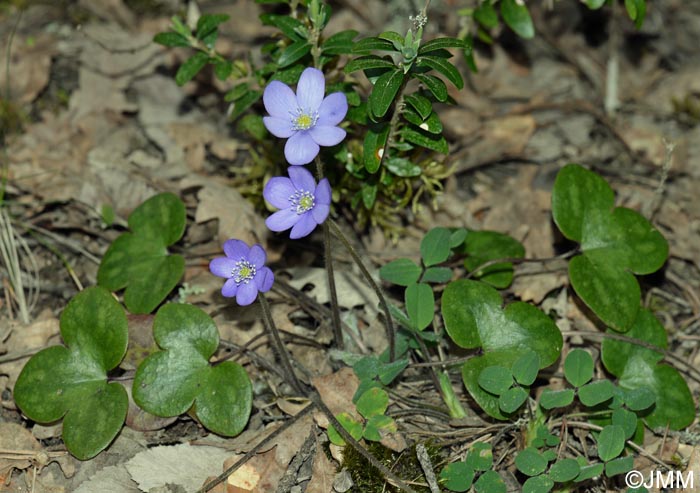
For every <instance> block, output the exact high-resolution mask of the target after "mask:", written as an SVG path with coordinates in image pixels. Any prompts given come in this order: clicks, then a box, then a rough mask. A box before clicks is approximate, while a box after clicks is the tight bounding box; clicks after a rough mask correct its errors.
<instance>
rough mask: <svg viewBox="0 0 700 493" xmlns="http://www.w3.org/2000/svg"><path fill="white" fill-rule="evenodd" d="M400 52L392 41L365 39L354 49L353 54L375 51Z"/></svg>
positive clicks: (356, 44)
mask: <svg viewBox="0 0 700 493" xmlns="http://www.w3.org/2000/svg"><path fill="white" fill-rule="evenodd" d="M375 50H376V51H398V50H397V49H396V47H395V46H394V45H393V43H392V42H391V41H388V40H386V39H380V38H374V37H371V38H363V39H361V40H359V41H358V42H357V43H355V46H353V47H352V52H353V53H358V54H365V53H371V52H373V51H375Z"/></svg>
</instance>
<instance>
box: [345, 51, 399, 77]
mask: <svg viewBox="0 0 700 493" xmlns="http://www.w3.org/2000/svg"><path fill="white" fill-rule="evenodd" d="M373 68H386V69H395V68H396V66H395V65H394V62H392V61H391V60H387V59H386V58H380V57H378V56H377V55H366V56H361V57H358V58H355V59H354V60H350V61H349V62H348V63H347V65H345V68H344V69H343V70H344V72H345V73H346V74H350V73H352V72H356V71H357V70H369V69H373Z"/></svg>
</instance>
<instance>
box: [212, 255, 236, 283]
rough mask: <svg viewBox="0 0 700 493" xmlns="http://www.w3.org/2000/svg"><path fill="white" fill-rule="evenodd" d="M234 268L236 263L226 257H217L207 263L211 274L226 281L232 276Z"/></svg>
mask: <svg viewBox="0 0 700 493" xmlns="http://www.w3.org/2000/svg"><path fill="white" fill-rule="evenodd" d="M235 266H236V261H235V260H233V259H230V258H228V257H217V258H215V259H214V260H212V261H211V262H209V270H210V271H211V273H212V274H214V275H215V276H219V277H225V278H226V279H228V278H229V277H231V276H232V275H233V268H234V267H235Z"/></svg>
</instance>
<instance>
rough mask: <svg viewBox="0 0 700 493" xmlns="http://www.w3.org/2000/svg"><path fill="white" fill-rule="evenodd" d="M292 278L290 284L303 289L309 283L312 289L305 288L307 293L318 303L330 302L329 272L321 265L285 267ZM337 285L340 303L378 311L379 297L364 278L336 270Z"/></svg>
mask: <svg viewBox="0 0 700 493" xmlns="http://www.w3.org/2000/svg"><path fill="white" fill-rule="evenodd" d="M285 272H289V273H290V274H291V276H292V278H291V279H290V280H289V281H287V282H288V283H289V285H290V286H292V287H294V288H296V289H298V290H302V289H303V288H305V287H307V288H308V286H309V285H311V286H312V288H311V289H304V291H305V292H306V294H308V295H309V296H311V297H312V298H315V299H316V301H317V302H318V303H321V304H325V303H329V302H330V293H329V291H328V274H327V273H326V270H325V269H323V268H320V267H295V268H291V269H285ZM335 287H336V291H337V293H338V303H339V304H340V305H341V306H343V307H345V308H352V307H355V306H360V305H362V306H365V307H366V308H367V309H368V311H369V312H371V313H376V306H377V301H376V299H377V297H376V295H375V294H374V291H373V290H372V288H370V287H369V286H368V285H367V283H366V282H365V281H364V279H362V278H360V277H357V276H354V275H353V274H352V273H349V272H346V271H342V270H336V271H335Z"/></svg>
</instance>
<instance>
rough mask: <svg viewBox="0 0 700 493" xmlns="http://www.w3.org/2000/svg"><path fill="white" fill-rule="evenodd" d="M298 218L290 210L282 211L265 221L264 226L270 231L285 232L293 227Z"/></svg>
mask: <svg viewBox="0 0 700 493" xmlns="http://www.w3.org/2000/svg"><path fill="white" fill-rule="evenodd" d="M300 217H301V216H299V214H297V213H296V212H295V211H293V210H292V209H282V210H281V211H277V212H275V213H274V214H272V215H271V216H270V217H268V218H267V219H265V224H266V225H267V227H268V228H269V229H270V230H272V231H277V232H279V231H285V230H287V229H289V228H291V227H292V226H294V225H295V224H296V223H297V221H299V218H300Z"/></svg>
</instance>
